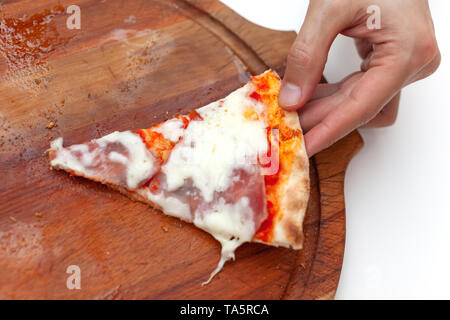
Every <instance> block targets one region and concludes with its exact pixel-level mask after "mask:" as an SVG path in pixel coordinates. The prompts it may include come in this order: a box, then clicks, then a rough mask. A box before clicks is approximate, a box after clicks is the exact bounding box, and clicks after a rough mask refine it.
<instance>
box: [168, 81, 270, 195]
mask: <svg viewBox="0 0 450 320" xmlns="http://www.w3.org/2000/svg"><path fill="white" fill-rule="evenodd" d="M249 90H250V86H249V85H246V86H244V87H242V88H240V89H238V90H236V91H234V92H233V93H231V94H230V95H229V96H228V97H227V98H225V99H224V100H221V101H223V102H220V101H216V102H213V103H211V104H209V105H207V106H205V107H203V108H200V109H198V110H197V111H198V113H199V114H200V115H201V116H202V118H203V120H200V121H191V122H190V123H189V126H188V127H187V129H186V130H185V131H184V134H183V137H182V139H181V141H180V142H179V143H178V144H177V145H176V146H175V147H174V149H173V150H172V152H171V155H170V157H169V160H168V161H167V163H166V164H164V165H163V166H162V172H163V173H164V174H165V175H166V177H167V186H168V190H169V191H174V190H176V189H178V188H179V187H181V186H182V185H183V184H184V183H185V181H186V180H187V179H190V180H192V183H193V184H194V186H195V187H196V188H198V189H199V190H200V191H201V194H202V196H203V198H204V200H205V201H206V202H210V201H212V199H213V195H214V192H221V191H225V190H227V189H228V187H229V186H230V185H231V182H232V181H233V170H236V169H244V170H253V169H254V165H255V164H257V157H258V155H259V154H265V153H266V152H267V148H268V143H267V136H266V125H265V123H264V121H255V120H249V119H247V118H246V117H245V116H244V110H246V108H245V107H243V106H249V107H253V108H254V109H255V112H258V111H260V110H261V109H262V108H261V106H259V103H258V102H256V100H254V99H251V98H249V97H248V93H249ZM260 118H261V117H260Z"/></svg>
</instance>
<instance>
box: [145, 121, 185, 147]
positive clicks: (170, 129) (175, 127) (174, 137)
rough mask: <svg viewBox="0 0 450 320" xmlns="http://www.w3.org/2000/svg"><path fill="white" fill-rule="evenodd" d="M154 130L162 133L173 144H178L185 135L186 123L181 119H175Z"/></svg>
mask: <svg viewBox="0 0 450 320" xmlns="http://www.w3.org/2000/svg"><path fill="white" fill-rule="evenodd" d="M152 130H153V131H155V132H159V133H161V134H162V135H163V136H164V138H166V139H169V140H170V141H172V142H178V140H180V138H181V136H182V135H183V133H184V122H183V121H182V120H181V119H178V118H174V119H170V120H167V121H166V122H163V123H161V124H160V125H159V126H157V127H155V128H153V129H152Z"/></svg>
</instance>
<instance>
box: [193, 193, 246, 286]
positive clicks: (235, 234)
mask: <svg viewBox="0 0 450 320" xmlns="http://www.w3.org/2000/svg"><path fill="white" fill-rule="evenodd" d="M194 224H195V225H196V226H197V227H199V228H201V229H203V230H205V231H207V232H209V233H210V234H211V235H213V236H214V238H216V240H217V241H219V242H220V243H221V245H222V252H221V257H220V261H219V263H218V265H217V267H216V269H215V270H214V271H213V272H212V273H211V275H210V277H209V279H208V280H207V281H206V282H204V283H203V285H205V284H208V283H209V282H210V281H211V280H212V278H213V277H214V276H215V275H216V274H217V273H219V272H220V270H222V268H223V266H224V264H225V262H227V261H228V260H230V259H233V260H234V251H235V250H236V249H237V248H238V247H239V246H240V245H241V244H243V243H245V242H249V241H251V240H252V237H253V235H254V233H255V226H254V222H253V211H252V209H251V208H250V207H249V200H248V198H246V197H244V198H241V199H239V200H238V201H237V202H236V203H234V204H229V203H226V202H225V200H224V199H223V198H220V199H219V201H217V202H215V203H214V205H213V207H212V208H211V209H210V210H208V212H206V213H205V214H204V215H201V214H197V215H196V217H195V219H194Z"/></svg>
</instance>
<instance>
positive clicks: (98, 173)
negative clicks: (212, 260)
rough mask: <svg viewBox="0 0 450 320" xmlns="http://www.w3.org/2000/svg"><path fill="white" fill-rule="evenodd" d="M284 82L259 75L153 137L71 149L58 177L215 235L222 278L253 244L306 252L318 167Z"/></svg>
mask: <svg viewBox="0 0 450 320" xmlns="http://www.w3.org/2000/svg"><path fill="white" fill-rule="evenodd" d="M279 90H280V78H279V77H278V75H277V74H276V73H275V72H274V71H272V70H268V71H266V72H265V73H263V74H261V75H258V76H254V77H252V79H251V80H250V81H249V82H248V83H247V84H246V85H245V86H243V87H241V88H239V89H237V90H236V91H234V92H232V93H231V94H229V95H228V96H227V97H225V98H224V99H221V100H219V101H216V102H213V103H211V104H209V105H206V106H204V107H201V108H198V109H195V110H193V111H191V112H190V113H189V114H188V115H183V116H176V117H174V118H172V119H169V120H167V121H165V122H163V123H160V124H157V125H154V126H152V127H151V128H148V129H140V130H137V131H123V132H117V131H116V132H113V133H110V134H108V135H106V136H104V137H102V138H99V139H94V140H91V141H90V142H87V143H82V144H75V145H71V146H68V147H63V139H62V138H58V139H56V140H54V141H52V143H51V146H50V149H49V152H48V155H49V161H50V165H51V168H54V169H60V170H65V171H68V172H69V173H71V174H72V175H76V176H81V177H84V178H87V179H90V180H94V181H97V182H100V183H103V184H106V185H108V186H109V187H111V188H113V189H116V190H118V191H120V192H122V193H123V194H125V195H127V196H129V197H130V198H132V199H134V200H139V201H142V202H145V203H147V204H149V205H150V206H152V207H155V208H157V209H159V210H161V211H162V212H163V213H164V214H167V215H170V216H174V217H177V218H179V219H182V220H184V221H186V222H190V223H193V224H194V225H195V226H196V227H198V228H200V229H202V230H204V231H206V232H208V233H210V234H211V235H212V236H213V237H214V238H215V239H217V240H218V241H219V242H220V243H221V245H222V252H221V258H220V260H219V264H218V266H217V268H216V270H214V271H213V272H212V273H211V276H210V278H209V279H208V280H207V281H206V282H205V283H208V282H209V281H210V280H211V279H212V277H213V276H214V275H215V274H217V272H219V271H220V270H221V269H222V267H223V265H224V263H225V262H226V261H227V260H229V259H234V252H235V250H236V248H238V247H239V246H240V245H241V244H243V243H245V242H261V243H265V244H268V245H272V246H283V247H291V248H293V249H301V248H302V242H303V230H302V223H303V218H304V215H305V211H306V207H307V202H308V197H309V162H308V156H307V154H306V151H305V146H304V141H303V134H302V130H301V128H300V123H299V120H298V116H297V113H296V112H287V111H284V110H283V109H281V108H280V106H279V105H278V93H279Z"/></svg>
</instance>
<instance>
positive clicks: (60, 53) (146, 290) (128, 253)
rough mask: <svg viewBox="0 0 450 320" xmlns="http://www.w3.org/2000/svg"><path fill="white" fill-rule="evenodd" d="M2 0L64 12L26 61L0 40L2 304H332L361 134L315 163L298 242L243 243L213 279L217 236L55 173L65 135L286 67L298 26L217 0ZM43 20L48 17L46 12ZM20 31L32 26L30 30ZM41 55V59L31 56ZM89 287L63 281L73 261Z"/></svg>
mask: <svg viewBox="0 0 450 320" xmlns="http://www.w3.org/2000/svg"><path fill="white" fill-rule="evenodd" d="M70 4H72V3H71V1H60V5H59V6H58V7H54V1H50V0H39V1H36V0H20V1H14V2H12V3H8V4H4V5H3V6H2V7H1V14H0V19H3V20H4V22H5V23H7V24H12V23H14V22H15V21H16V22H17V20H15V19H17V18H20V17H23V16H24V14H26V15H27V16H26V17H25V18H24V20H25V21H27V22H29V23H30V24H29V25H25V26H24V28H26V27H27V26H32V22H33V21H34V20H37V21H42V19H43V18H45V17H48V13H46V12H45V10H46V9H49V8H53V9H54V12H56V13H55V17H53V18H52V19H50V22H49V23H47V24H44V27H42V28H41V29H40V30H37V31H36V38H38V39H40V40H41V41H42V42H43V43H44V42H45V43H47V44H49V43H50V44H51V45H52V48H53V49H52V50H50V51H49V52H39V54H36V52H35V51H27V50H26V48H24V56H25V57H26V56H27V55H28V57H30V59H28V60H27V59H22V60H21V58H20V56H15V57H16V58H17V57H18V59H15V60H14V59H12V58H14V55H11V52H8V50H7V48H6V49H5V46H4V44H5V41H6V40H5V38H0V43H1V44H3V46H0V53H1V56H0V124H1V128H0V176H1V177H2V179H3V180H2V182H1V184H0V269H1V270H2V272H1V273H0V298H3V299H8V298H17V299H33V298H39V299H330V298H333V296H334V293H335V290H336V287H337V283H338V280H339V274H340V269H341V264H342V258H343V252H344V242H345V208H344V198H343V180H344V174H345V169H346V166H347V164H348V162H349V161H350V159H351V158H352V156H353V155H354V153H355V152H356V151H357V150H358V149H359V148H360V147H361V146H362V140H361V138H360V136H359V135H358V134H357V133H356V132H354V133H352V134H351V135H349V136H348V137H346V138H345V139H343V140H342V141H340V142H338V143H337V144H335V145H334V146H333V147H331V148H329V149H327V150H325V151H323V152H322V153H320V154H318V155H317V156H316V157H314V159H313V160H311V198H310V202H309V206H308V212H307V215H306V220H305V224H304V228H305V244H304V249H303V250H301V251H294V250H289V249H284V248H273V247H268V246H265V245H260V244H246V245H243V246H242V247H241V248H239V249H238V250H237V253H236V261H233V262H229V263H227V264H226V265H225V268H224V270H223V271H222V272H221V273H220V274H219V275H218V276H216V278H215V279H214V280H213V281H212V282H211V283H210V284H209V285H207V286H201V283H202V282H203V281H204V280H206V279H207V278H208V276H209V273H210V272H211V271H212V270H213V269H214V268H215V267H216V264H217V262H218V259H219V254H220V246H219V244H218V243H217V242H216V241H215V240H214V239H213V238H212V237H211V236H209V235H208V234H207V233H205V232H202V231H201V230H199V229H196V228H195V227H193V226H192V225H190V224H186V223H183V222H181V221H179V220H177V219H174V218H170V217H167V216H164V215H162V214H161V213H159V212H158V211H156V210H152V209H150V208H149V207H147V206H146V205H144V204H141V203H137V202H133V201H130V200H129V199H128V198H126V197H124V196H122V195H120V194H119V193H116V192H113V191H110V190H108V189H107V188H106V187H104V186H102V185H99V184H96V183H93V182H90V181H87V180H84V179H81V178H76V177H70V176H68V175H67V174H65V173H63V172H54V171H50V170H49V169H48V163H47V160H46V157H45V155H44V152H45V150H46V149H47V148H48V146H49V140H51V139H53V138H56V137H58V136H64V138H65V143H66V144H72V143H79V142H84V141H87V140H90V139H92V138H98V137H100V136H102V135H104V134H107V133H109V132H112V131H114V130H128V129H138V128H147V127H149V126H151V125H152V124H155V123H158V122H160V121H163V120H165V119H167V118H169V117H172V116H173V115H175V114H179V113H184V112H186V111H188V110H190V109H192V108H196V107H199V106H202V105H205V104H207V103H209V102H211V101H214V100H216V99H219V98H221V97H223V96H225V95H226V94H227V93H229V92H231V91H232V90H234V89H236V88H238V87H239V86H240V85H242V84H243V83H245V82H246V81H247V80H248V79H249V76H250V75H251V74H257V73H260V72H263V71H264V70H265V69H267V68H268V67H271V68H273V69H275V70H277V71H278V72H279V73H280V74H282V73H283V70H284V61H285V57H286V55H287V52H288V50H289V47H290V45H291V43H292V41H293V40H294V39H295V33H293V32H277V31H272V30H268V29H265V28H261V27H258V26H255V25H253V24H251V23H249V22H248V21H246V20H244V19H243V18H241V17H240V16H238V15H237V14H236V13H234V12H233V11H231V10H230V9H228V8H227V7H225V6H224V5H222V4H220V3H219V2H217V1H213V0H203V1H191V2H187V1H183V0H171V1H155V0H142V1H141V0H136V1H113V0H110V1H108V2H100V1H94V0H81V1H78V5H79V6H80V8H81V14H82V26H81V29H80V30H69V29H67V27H66V20H67V18H68V15H67V14H65V13H64V10H65V8H66V7H68V6H69V5H70ZM40 19H41V20H40ZM17 30H18V31H15V32H16V33H17V32H19V33H20V32H22V31H23V30H22V31H21V29H20V28H18V29H17ZM31 58H32V59H31ZM70 265H77V266H79V267H80V269H81V289H80V290H69V289H68V288H67V286H66V281H67V278H68V277H69V274H67V273H66V270H67V268H68V266H70Z"/></svg>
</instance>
